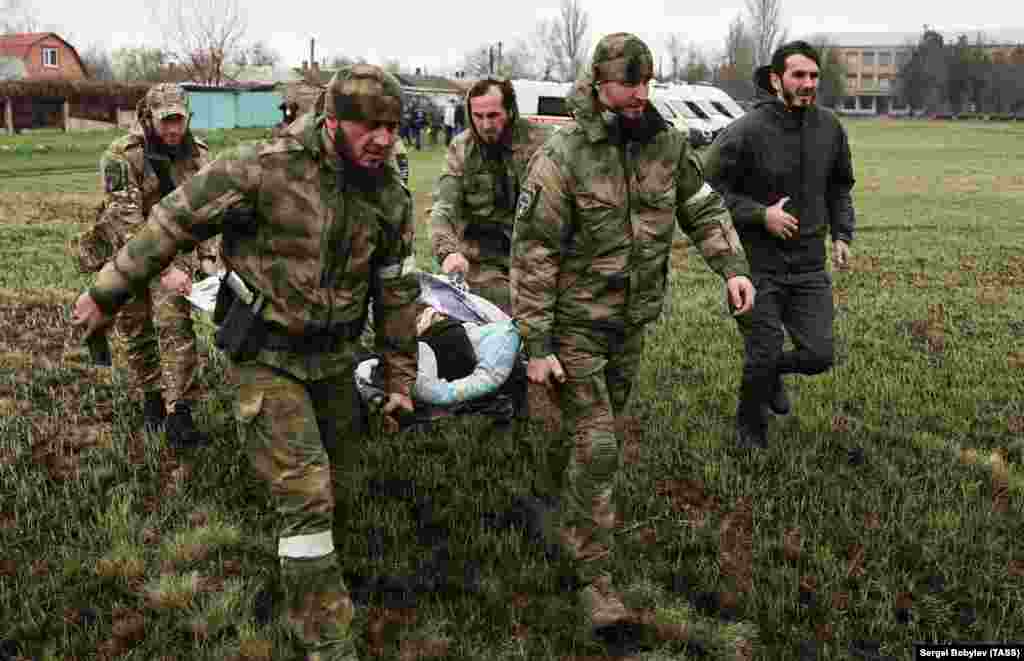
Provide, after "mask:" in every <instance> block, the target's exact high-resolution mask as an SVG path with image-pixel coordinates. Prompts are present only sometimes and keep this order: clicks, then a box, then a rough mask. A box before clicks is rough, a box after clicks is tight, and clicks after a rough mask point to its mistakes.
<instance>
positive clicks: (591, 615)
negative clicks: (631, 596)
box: [577, 574, 635, 632]
mask: <svg viewBox="0 0 1024 661" xmlns="http://www.w3.org/2000/svg"><path fill="white" fill-rule="evenodd" d="M577 594H578V598H579V608H580V611H581V613H582V615H583V622H584V624H585V625H586V626H587V627H588V628H589V630H590V631H591V632H596V631H599V630H601V629H607V628H608V627H614V626H618V625H624V624H629V623H631V622H633V621H634V619H635V617H634V614H633V613H632V612H631V611H630V610H629V609H628V608H626V606H625V604H623V603H622V598H621V597H620V596H619V594H618V593H617V592H615V591H614V590H613V589H612V579H611V576H609V575H607V574H602V575H601V576H598V577H597V578H596V579H594V581H593V582H592V583H590V584H589V585H586V586H584V587H583V588H581V589H580V590H579V592H578V593H577Z"/></svg>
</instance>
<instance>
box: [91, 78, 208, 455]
mask: <svg viewBox="0 0 1024 661" xmlns="http://www.w3.org/2000/svg"><path fill="white" fill-rule="evenodd" d="M190 117H191V113H190V112H189V105H188V97H187V96H186V93H185V91H184V90H183V89H182V88H181V87H178V86H177V85H172V84H166V83H162V84H159V85H154V86H153V87H151V88H150V89H149V91H148V92H146V96H145V97H144V98H143V99H142V100H141V101H140V103H139V107H138V110H137V123H136V125H135V127H134V128H133V129H132V131H131V132H130V133H129V134H128V135H126V136H123V137H121V138H118V139H117V140H115V141H114V142H113V143H112V144H111V145H110V147H109V148H108V149H107V151H106V152H105V153H104V154H103V156H102V158H101V159H100V176H101V177H102V181H103V193H104V207H103V211H102V212H101V215H100V217H99V219H98V220H97V225H100V224H102V225H105V226H106V227H107V228H110V233H109V234H108V236H111V235H113V236H116V239H115V240H114V241H112V242H111V241H104V242H103V243H104V245H96V244H95V242H90V241H85V242H83V245H82V246H81V249H82V250H83V253H88V252H90V251H94V252H96V253H100V252H103V253H105V254H110V252H111V251H113V252H116V250H117V249H118V248H120V247H121V246H122V245H124V244H126V243H128V241H129V240H130V239H131V238H132V237H133V236H135V234H136V233H138V232H139V231H140V230H141V229H142V228H143V227H144V226H145V225H146V220H147V218H148V217H149V215H150V211H151V210H152V209H153V207H154V206H155V205H156V203H157V202H159V201H160V198H161V197H163V196H165V195H167V194H168V193H170V192H171V191H173V190H174V189H175V188H176V187H178V186H180V185H181V184H183V183H184V182H186V181H188V180H189V179H191V178H192V177H193V176H194V175H195V174H196V172H198V171H199V170H200V169H201V168H202V167H204V166H205V165H206V164H207V163H208V162H209V153H208V148H207V146H206V144H205V143H203V142H202V141H200V140H199V139H198V138H196V137H195V136H194V135H193V134H192V132H191V131H190V130H189V118H190ZM94 238H98V235H94ZM218 244H219V242H218V241H216V240H211V241H205V242H200V243H199V244H198V245H197V246H196V248H195V249H194V250H189V251H186V252H184V253H183V254H181V255H178V256H177V257H176V259H175V260H174V261H173V262H170V263H169V264H168V265H167V267H166V268H165V269H164V270H163V271H162V272H161V273H160V277H159V278H156V279H154V280H153V281H151V282H150V283H149V285H148V286H145V287H140V288H139V289H138V290H137V291H135V295H134V296H133V297H132V298H131V299H130V300H128V301H127V303H126V304H125V305H124V306H123V307H122V308H121V310H120V312H119V314H118V315H117V319H116V322H115V323H116V329H117V332H118V334H119V335H120V336H122V337H123V338H124V339H125V340H126V344H127V362H128V373H129V375H130V376H129V379H130V383H131V385H132V387H133V388H134V389H138V390H141V391H142V397H143V402H142V418H143V424H144V426H145V427H146V428H147V429H150V430H154V431H155V430H158V429H165V431H166V434H167V440H168V442H169V443H170V444H171V445H174V446H177V447H187V446H195V445H201V444H204V443H206V442H207V441H208V439H207V437H206V436H205V435H204V434H202V433H201V432H200V431H199V430H198V429H197V428H196V426H195V422H194V420H193V417H192V408H193V406H194V405H195V403H196V401H197V400H198V399H199V383H198V381H197V378H196V377H197V372H198V362H199V361H198V350H197V346H196V333H195V330H194V328H193V325H192V305H191V304H190V303H189V302H188V300H187V299H186V298H185V295H186V294H188V293H190V292H191V289H192V278H193V276H194V275H195V274H196V273H197V271H202V272H204V273H207V274H212V273H214V272H216V270H217V269H218ZM86 261H89V260H86ZM92 266H94V267H95V270H99V268H100V267H101V266H103V262H101V261H97V262H96V263H94V264H92ZM88 270H93V269H92V268H89V269H88Z"/></svg>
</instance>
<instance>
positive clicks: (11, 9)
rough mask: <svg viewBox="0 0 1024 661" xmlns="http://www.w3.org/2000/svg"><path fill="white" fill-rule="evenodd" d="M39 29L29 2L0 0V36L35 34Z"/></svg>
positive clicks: (34, 12) (36, 18)
mask: <svg viewBox="0 0 1024 661" xmlns="http://www.w3.org/2000/svg"><path fill="white" fill-rule="evenodd" d="M40 27H41V26H40V23H39V18H38V17H37V16H36V11H35V8H34V7H33V6H32V3H31V2H30V1H29V0H0V34H8V33H11V32H36V31H38V30H39V29H40Z"/></svg>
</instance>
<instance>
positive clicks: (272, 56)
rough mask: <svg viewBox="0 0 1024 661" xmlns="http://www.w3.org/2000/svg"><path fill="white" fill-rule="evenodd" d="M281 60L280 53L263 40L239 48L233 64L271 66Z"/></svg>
mask: <svg viewBox="0 0 1024 661" xmlns="http://www.w3.org/2000/svg"><path fill="white" fill-rule="evenodd" d="M280 61H281V54H280V53H278V52H277V51H276V50H274V49H273V48H271V47H270V44H268V43H266V42H265V41H263V40H259V41H256V42H254V43H253V44H252V45H250V46H249V47H248V48H242V49H239V51H238V55H237V56H236V58H235V64H236V65H238V66H240V67H246V66H249V67H268V66H270V67H272V66H274V65H276V64H277V63H279V62H280Z"/></svg>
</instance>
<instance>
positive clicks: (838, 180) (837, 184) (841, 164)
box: [827, 125, 856, 243]
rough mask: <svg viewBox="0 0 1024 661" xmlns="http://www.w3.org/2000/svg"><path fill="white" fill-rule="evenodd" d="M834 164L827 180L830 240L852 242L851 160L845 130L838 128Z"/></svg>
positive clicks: (853, 224) (853, 216)
mask: <svg viewBox="0 0 1024 661" xmlns="http://www.w3.org/2000/svg"><path fill="white" fill-rule="evenodd" d="M836 154H837V155H836V162H835V164H834V165H833V166H832V172H831V174H830V175H829V179H828V191H827V195H828V215H829V224H830V225H831V226H832V240H833V241H846V242H847V243H850V242H852V241H853V230H854V226H855V225H856V214H855V213H854V211H853V198H852V196H851V195H850V191H851V190H852V189H853V184H854V181H855V180H854V177H853V159H852V158H851V156H850V141H849V139H848V138H847V137H846V129H844V128H843V127H842V125H840V126H839V148H838V149H837V150H836Z"/></svg>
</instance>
